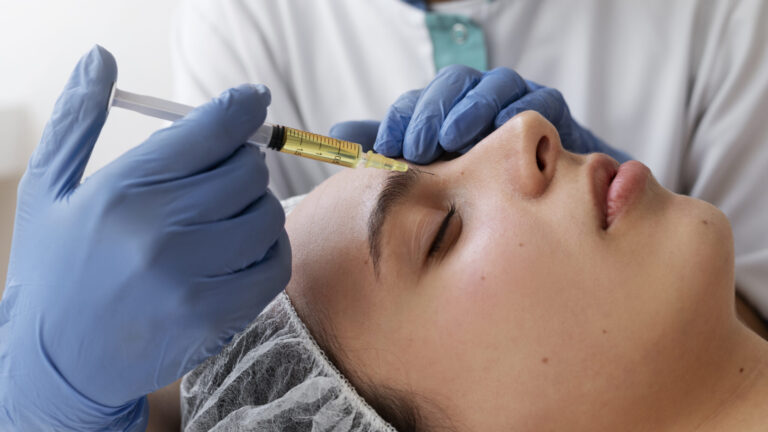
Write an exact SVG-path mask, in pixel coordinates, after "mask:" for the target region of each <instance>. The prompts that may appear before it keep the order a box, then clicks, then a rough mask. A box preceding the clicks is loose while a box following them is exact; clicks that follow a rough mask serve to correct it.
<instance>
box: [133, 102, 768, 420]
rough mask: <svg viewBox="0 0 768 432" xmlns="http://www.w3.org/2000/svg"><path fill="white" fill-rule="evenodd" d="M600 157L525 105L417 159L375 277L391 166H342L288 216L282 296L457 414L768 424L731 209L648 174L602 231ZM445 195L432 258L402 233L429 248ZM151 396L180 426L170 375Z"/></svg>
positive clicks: (393, 376)
mask: <svg viewBox="0 0 768 432" xmlns="http://www.w3.org/2000/svg"><path fill="white" fill-rule="evenodd" d="M542 138H545V141H546V142H548V143H549V145H548V146H546V147H545V146H539V143H541V142H544V141H542ZM537 154H538V158H539V159H540V161H541V162H544V165H545V166H544V169H543V171H542V170H540V169H539V166H538V165H537V163H536V159H537ZM603 157H605V156H600V155H589V156H576V155H573V154H569V153H566V152H564V151H563V150H562V148H561V147H560V143H559V138H558V136H557V133H556V131H555V130H554V128H553V127H552V126H551V125H550V124H549V123H548V122H547V121H546V120H544V119H543V118H542V117H541V116H539V115H538V114H535V113H533V112H526V113H523V114H520V115H519V116H517V117H515V118H514V119H513V120H512V121H510V122H509V123H507V124H506V125H504V126H503V127H502V128H501V129H499V130H498V131H496V132H494V133H493V134H492V135H490V136H489V137H488V138H486V139H485V140H483V141H482V142H481V143H480V144H478V145H477V146H476V148H475V149H473V150H472V151H471V152H469V153H468V154H467V155H465V156H463V157H461V158H457V159H455V160H452V161H450V162H443V163H436V164H432V165H430V166H429V167H422V168H423V169H425V170H428V171H429V172H430V173H432V174H433V175H429V174H424V175H423V176H422V177H423V180H424V181H422V182H421V183H420V184H419V185H418V187H417V188H416V189H415V190H414V194H413V195H412V196H410V197H409V199H408V200H407V201H405V202H404V203H403V204H402V205H400V206H399V207H397V208H394V209H393V212H392V214H391V215H390V217H389V219H388V220H387V221H386V223H385V226H384V230H383V235H382V237H383V240H384V241H383V243H382V257H381V260H380V262H379V276H378V277H377V276H376V275H375V273H374V269H373V265H372V262H371V259H370V256H369V253H368V241H367V220H368V216H369V213H370V211H371V208H372V207H373V205H374V202H375V199H376V196H377V195H378V193H379V190H380V189H381V187H382V182H383V180H384V178H385V177H386V176H387V174H386V173H385V172H383V171H379V170H373V169H357V170H346V171H344V172H342V173H340V174H338V175H337V176H335V177H333V178H331V179H329V180H328V181H326V182H325V183H323V184H322V185H321V186H319V187H318V188H317V189H316V190H315V191H314V192H312V193H311V194H310V195H309V196H307V197H306V198H305V199H304V201H303V202H302V203H301V204H300V205H299V207H298V208H297V209H296V210H294V212H293V213H291V215H290V216H289V217H288V222H287V229H288V232H289V235H290V237H291V243H292V246H293V247H292V249H293V253H294V257H293V263H294V269H293V279H292V280H291V283H290V285H289V287H288V293H289V295H290V296H291V298H292V299H293V301H294V303H295V304H296V307H297V310H298V312H299V313H300V314H301V315H302V318H304V320H305V322H307V323H308V324H309V326H310V328H311V330H312V331H313V332H314V333H315V334H318V333H319V332H328V331H332V332H333V334H334V337H335V339H337V340H338V342H339V344H340V347H341V348H342V350H343V351H344V352H343V353H342V354H343V355H342V356H339V357H340V358H342V359H343V360H344V362H345V365H346V366H347V367H350V368H353V369H354V370H355V371H357V372H358V373H359V372H361V371H364V372H365V374H364V375H365V377H366V378H367V379H370V380H373V381H374V383H379V384H382V383H383V384H387V385H390V386H395V387H397V388H399V389H404V390H410V391H412V392H414V393H417V394H419V395H420V396H422V397H423V398H422V399H417V403H419V404H420V405H421V408H422V411H423V412H424V413H425V415H426V416H427V417H428V420H429V419H430V418H429V417H430V416H435V417H438V416H442V418H443V419H444V418H445V417H446V414H445V413H450V415H448V416H447V417H448V418H449V419H450V421H451V422H452V423H453V424H454V425H455V426H456V427H457V428H458V429H465V430H547V429H552V430H589V431H598V430H654V431H659V430H675V431H678V430H693V429H696V428H698V429H697V430H699V431H707V430H713V431H715V430H723V431H725V430H742V431H749V430H761V428H764V424H765V419H764V418H762V417H761V415H762V414H761V413H763V412H764V408H763V407H764V406H765V405H766V403H768V394H766V389H768V373H766V367H767V366H766V357H768V354H766V346H765V343H764V341H761V340H760V339H759V338H757V337H756V336H755V335H754V334H753V333H751V332H750V331H748V330H746V328H745V327H743V325H741V324H740V323H739V321H738V320H737V319H736V315H735V313H734V289H733V250H732V238H731V231H730V227H729V224H728V221H727V219H726V218H725V217H724V215H723V214H722V213H721V212H720V211H718V210H717V209H716V208H714V207H712V206H711V205H709V204H706V203H704V202H702V201H698V200H695V199H691V198H688V197H685V196H680V195H675V194H672V193H670V192H669V191H666V190H665V189H663V188H662V187H661V186H659V185H658V184H657V183H656V181H655V180H654V179H652V178H651V179H650V180H649V182H648V184H647V185H646V188H645V191H644V192H643V194H642V195H641V196H640V197H639V198H638V199H637V200H636V201H635V202H633V204H632V205H631V206H630V208H629V210H628V211H626V212H625V214H624V215H622V216H621V217H620V218H618V219H617V220H616V222H615V223H614V225H613V226H612V227H611V228H610V230H607V231H606V230H603V229H602V224H601V223H600V216H599V214H598V211H597V210H596V208H595V207H594V205H593V203H592V201H591V198H590V187H591V186H590V181H589V178H588V176H587V171H588V168H589V166H590V164H591V163H594V162H595V159H596V158H603ZM449 202H452V203H454V204H455V207H456V215H457V216H458V217H459V218H460V225H458V226H460V230H457V229H456V226H454V227H453V228H452V229H451V230H449V233H450V234H449V235H446V237H445V239H446V240H447V243H446V245H447V246H446V247H445V248H444V249H443V252H444V254H438V256H437V259H430V260H425V259H424V257H423V255H425V254H424V252H423V250H421V249H419V250H413V249H412V248H411V247H410V245H413V244H423V245H427V246H428V245H429V244H430V241H429V240H431V236H432V235H433V233H434V230H435V229H436V226H439V224H440V223H441V221H442V220H443V218H444V216H445V213H446V212H447V209H448V207H449V204H448V203H449ZM340 215H342V216H340ZM319 221H321V222H322V223H319ZM705 222H706V223H705ZM414 228H417V229H414ZM456 234H458V235H456ZM318 257H324V258H323V259H318ZM327 257H333V260H332V264H330V265H329V260H328V258H327ZM597 263H599V264H597ZM738 300H740V299H738ZM738 308H739V311H740V312H741V315H742V319H743V320H744V322H750V321H751V322H753V324H754V323H758V320H757V318H756V315H755V314H754V311H751V310H750V309H749V308H748V305H746V304H745V303H744V302H742V301H739V302H738ZM319 311H323V314H322V316H323V321H320V320H317V319H316V318H317V317H318V314H319ZM320 322H322V323H323V326H324V327H322V328H321V327H320V326H319V325H318V324H319V323H320ZM760 330H764V329H760ZM338 354H339V353H337V355H338ZM447 359H449V360H447ZM149 401H150V406H151V409H150V424H149V427H148V430H178V428H179V424H180V417H179V382H178V381H177V382H176V383H174V384H173V385H171V386H168V387H166V388H164V389H161V390H160V391H158V392H155V393H154V394H152V395H150V396H149ZM435 404H437V405H439V406H440V407H441V408H442V410H441V411H435V409H434V408H435ZM443 423H444V422H443Z"/></svg>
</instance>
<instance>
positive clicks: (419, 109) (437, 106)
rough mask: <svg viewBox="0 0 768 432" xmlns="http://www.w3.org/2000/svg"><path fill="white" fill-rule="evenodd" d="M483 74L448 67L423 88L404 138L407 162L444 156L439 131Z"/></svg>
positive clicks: (464, 68)
mask: <svg viewBox="0 0 768 432" xmlns="http://www.w3.org/2000/svg"><path fill="white" fill-rule="evenodd" d="M480 78H482V72H480V71H478V70H475V69H472V68H469V67H467V66H462V65H452V66H447V67H445V68H443V69H441V70H440V72H439V73H438V74H437V76H436V77H435V79H434V80H433V81H432V82H431V83H430V84H429V85H428V86H427V87H426V88H425V89H424V91H423V92H422V94H421V97H420V98H419V101H418V102H417V103H416V108H415V109H414V111H413V117H411V121H410V122H409V123H408V128H407V129H406V131H405V138H404V139H403V156H404V157H405V159H406V160H409V161H412V162H416V163H420V164H426V163H430V162H432V161H434V160H435V159H437V157H439V156H440V154H441V153H442V148H441V147H440V146H439V145H438V140H439V135H438V134H439V133H440V128H441V127H442V125H443V122H444V121H445V118H446V117H447V116H448V112H449V111H450V110H451V109H452V108H453V107H454V106H455V105H456V104H457V103H458V102H459V101H460V100H461V99H463V98H464V96H465V95H466V94H467V92H469V91H470V90H472V89H473V88H474V87H475V86H476V85H477V83H479V82H480Z"/></svg>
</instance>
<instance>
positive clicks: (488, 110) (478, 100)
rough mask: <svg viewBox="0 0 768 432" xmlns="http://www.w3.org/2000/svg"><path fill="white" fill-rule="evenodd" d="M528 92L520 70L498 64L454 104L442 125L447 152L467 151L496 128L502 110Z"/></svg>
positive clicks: (441, 129) (441, 136)
mask: <svg viewBox="0 0 768 432" xmlns="http://www.w3.org/2000/svg"><path fill="white" fill-rule="evenodd" d="M527 92H528V86H527V85H526V83H525V80H523V78H522V77H521V76H520V75H518V74H517V72H515V71H513V70H511V69H507V68H496V69H493V70H491V71H488V72H486V73H484V74H483V78H482V79H481V80H480V82H479V83H478V84H477V85H476V86H475V87H474V88H473V89H472V90H470V91H469V92H468V93H467V95H466V96H464V99H462V100H460V101H459V102H458V103H457V104H456V106H454V107H453V108H452V109H451V111H450V112H449V113H448V116H447V117H446V118H445V122H443V125H442V127H441V128H440V135H439V139H440V145H441V146H442V147H443V149H445V150H446V151H448V152H458V151H462V152H464V151H466V150H468V147H471V146H473V145H474V144H475V143H477V141H479V140H480V139H482V138H483V137H484V136H485V135H488V133H490V132H491V131H492V130H493V125H494V120H495V119H496V115H497V114H499V112H500V111H501V110H502V109H503V108H504V107H506V106H507V105H509V104H510V103H512V102H514V101H515V100H517V99H519V98H520V97H522V96H523V95H524V94H526V93H527Z"/></svg>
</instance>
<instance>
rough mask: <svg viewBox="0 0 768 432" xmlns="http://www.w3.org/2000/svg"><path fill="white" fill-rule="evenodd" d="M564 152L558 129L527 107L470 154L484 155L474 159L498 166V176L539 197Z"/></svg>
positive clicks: (486, 165)
mask: <svg viewBox="0 0 768 432" xmlns="http://www.w3.org/2000/svg"><path fill="white" fill-rule="evenodd" d="M473 152H476V153H475V154H472V153H473ZM562 154H563V147H562V145H561V143H560V136H559V135H558V133H557V129H555V127H554V126H553V125H552V124H551V123H550V122H549V121H547V120H546V119H545V118H544V117H542V116H541V115H540V114H539V113H537V112H535V111H525V112H522V113H520V114H518V115H516V116H514V117H512V118H511V119H510V120H509V121H508V122H506V123H505V124H504V125H502V126H501V127H500V128H499V129H497V130H496V131H495V132H494V133H492V134H491V135H489V136H488V137H486V138H485V139H484V140H483V141H481V142H480V143H478V145H477V146H476V147H475V149H473V151H472V152H470V153H469V154H467V155H466V156H470V155H471V156H473V157H477V158H479V159H482V161H480V162H478V161H477V160H475V161H473V162H470V163H473V164H474V166H483V167H487V168H486V169H489V170H494V171H495V172H494V173H493V175H494V177H497V178H498V179H499V180H500V181H502V182H505V183H507V184H510V183H511V186H512V189H513V190H515V191H516V192H517V193H519V194H521V195H523V196H526V197H531V198H535V197H538V196H540V195H542V194H543V193H544V192H545V191H546V190H547V188H548V187H549V185H550V183H551V182H552V179H553V178H554V176H555V170H556V169H557V161H558V159H559V158H560V157H561V155H562ZM468 162H469V161H468ZM489 174H490V173H489Z"/></svg>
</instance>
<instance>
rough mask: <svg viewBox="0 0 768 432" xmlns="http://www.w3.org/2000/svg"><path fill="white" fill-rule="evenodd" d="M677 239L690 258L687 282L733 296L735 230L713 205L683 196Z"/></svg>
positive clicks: (688, 260)
mask: <svg viewBox="0 0 768 432" xmlns="http://www.w3.org/2000/svg"><path fill="white" fill-rule="evenodd" d="M679 201H680V204H681V205H680V215H679V216H678V217H677V218H676V219H678V220H677V221H676V224H677V225H678V230H679V231H678V232H679V234H680V237H677V238H678V239H679V241H680V242H681V243H682V246H683V250H682V251H680V252H681V254H683V255H682V256H683V257H687V263H686V264H687V265H686V267H687V269H686V273H687V274H686V275H685V278H686V279H688V280H691V281H695V282H697V283H698V284H700V285H701V286H708V287H722V289H724V290H727V291H729V292H730V294H729V295H730V296H733V290H734V285H733V284H734V250H733V230H732V229H731V223H730V221H728V218H727V217H726V216H725V214H724V213H723V212H722V211H721V210H720V209H718V208H717V207H715V206H713V205H712V204H710V203H708V202H705V201H702V200H699V199H695V198H691V197H687V196H679Z"/></svg>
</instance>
